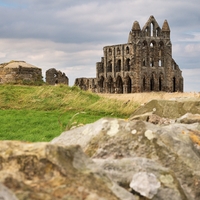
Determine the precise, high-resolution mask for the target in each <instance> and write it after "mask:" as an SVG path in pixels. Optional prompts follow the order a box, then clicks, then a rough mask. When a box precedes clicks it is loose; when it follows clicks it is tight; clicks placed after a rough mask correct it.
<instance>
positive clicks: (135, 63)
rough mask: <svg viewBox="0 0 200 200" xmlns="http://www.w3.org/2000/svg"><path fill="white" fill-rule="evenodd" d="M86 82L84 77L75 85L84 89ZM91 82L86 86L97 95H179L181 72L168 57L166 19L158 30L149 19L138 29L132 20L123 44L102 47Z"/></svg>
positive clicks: (151, 18) (169, 42)
mask: <svg viewBox="0 0 200 200" xmlns="http://www.w3.org/2000/svg"><path fill="white" fill-rule="evenodd" d="M88 81H89V79H88V80H87V79H86V78H84V80H83V81H82V82H81V81H79V82H78V81H75V85H77V86H79V87H80V88H81V89H82V88H83V89H87V88H88ZM93 83H94V84H93ZM93 83H92V84H91V86H90V87H92V88H95V91H97V92H100V93H135V92H151V91H155V92H159V91H165V92H183V77H182V71H181V70H180V68H179V66H178V64H177V63H176V62H175V60H174V59H173V58H172V44H171V41H170V28H169V25H168V22H167V20H165V21H164V23H163V26H162V28H160V27H159V25H158V23H157V21H156V20H155V18H154V17H153V16H150V18H149V20H148V21H147V22H146V24H145V25H144V27H143V28H142V29H141V28H140V25H139V23H138V22H137V21H135V22H134V23H133V26H132V29H131V31H130V33H129V37H128V42H127V43H125V44H118V45H111V46H105V47H104V48H103V57H102V58H101V61H100V62H97V63H96V78H95V79H94V81H93Z"/></svg>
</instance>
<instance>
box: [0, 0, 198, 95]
mask: <svg viewBox="0 0 200 200" xmlns="http://www.w3.org/2000/svg"><path fill="white" fill-rule="evenodd" d="M151 15H153V16H154V17H155V19H156V21H157V22H158V24H159V26H160V27H161V28H162V25H163V22H164V20H165V19H166V20H167V21H168V23H169V26H170V29H171V42H172V57H173V58H174V60H175V61H176V63H177V64H178V65H179V67H180V69H181V70H182V74H183V77H184V91H185V92H200V4H199V0H167V1H166V0H101V1H100V0H56V1H55V0H0V63H4V62H9V61H11V60H20V61H25V62H27V63H29V64H32V65H35V66H37V67H39V68H41V69H42V73H43V76H44V78H45V72H46V70H48V69H50V68H55V69H57V70H60V71H61V72H64V73H65V74H66V75H67V76H68V78H69V84H70V85H73V84H74V81H75V78H80V77H87V78H91V77H96V62H99V61H101V57H102V56H103V47H104V46H108V45H116V44H125V43H127V41H128V35H129V32H130V30H131V28H132V24H133V22H134V21H138V22H139V24H140V27H141V28H142V27H143V26H144V25H145V23H146V22H147V20H148V19H149V17H150V16H151Z"/></svg>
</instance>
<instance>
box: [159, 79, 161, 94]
mask: <svg viewBox="0 0 200 200" xmlns="http://www.w3.org/2000/svg"><path fill="white" fill-rule="evenodd" d="M159 91H162V79H161V77H159Z"/></svg>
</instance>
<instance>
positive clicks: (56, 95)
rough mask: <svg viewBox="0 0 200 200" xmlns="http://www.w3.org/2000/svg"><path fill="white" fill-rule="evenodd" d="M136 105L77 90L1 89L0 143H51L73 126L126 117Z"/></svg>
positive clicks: (8, 86) (43, 88) (66, 88)
mask: <svg viewBox="0 0 200 200" xmlns="http://www.w3.org/2000/svg"><path fill="white" fill-rule="evenodd" d="M137 106H138V104H136V103H134V102H132V101H130V102H128V103H126V102H125V101H122V100H116V99H108V98H104V97H100V96H98V95H97V94H93V93H91V92H85V91H82V90H80V89H79V88H77V87H68V86H64V85H58V86H47V85H43V86H18V85H1V86H0V123H1V124H0V140H24V141H50V140H51V139H53V138H54V137H56V136H57V135H59V134H60V133H61V132H62V131H64V130H66V129H70V128H71V127H72V126H77V125H80V124H87V123H92V122H94V121H96V120H98V119H100V118H102V117H105V116H108V117H120V118H127V117H129V116H130V115H131V114H132V112H133V111H134V110H135V108H136V107H137Z"/></svg>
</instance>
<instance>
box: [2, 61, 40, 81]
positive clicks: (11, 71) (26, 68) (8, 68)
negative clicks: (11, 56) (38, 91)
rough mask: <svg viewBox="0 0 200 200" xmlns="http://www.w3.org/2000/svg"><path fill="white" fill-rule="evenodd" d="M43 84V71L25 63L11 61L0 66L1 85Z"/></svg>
mask: <svg viewBox="0 0 200 200" xmlns="http://www.w3.org/2000/svg"><path fill="white" fill-rule="evenodd" d="M42 82H43V80H42V70H41V69H40V68H38V67H35V66H33V65H31V64H28V63H26V62H25V61H10V62H8V63H2V64H0V84H5V83H14V84H36V83H42Z"/></svg>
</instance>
